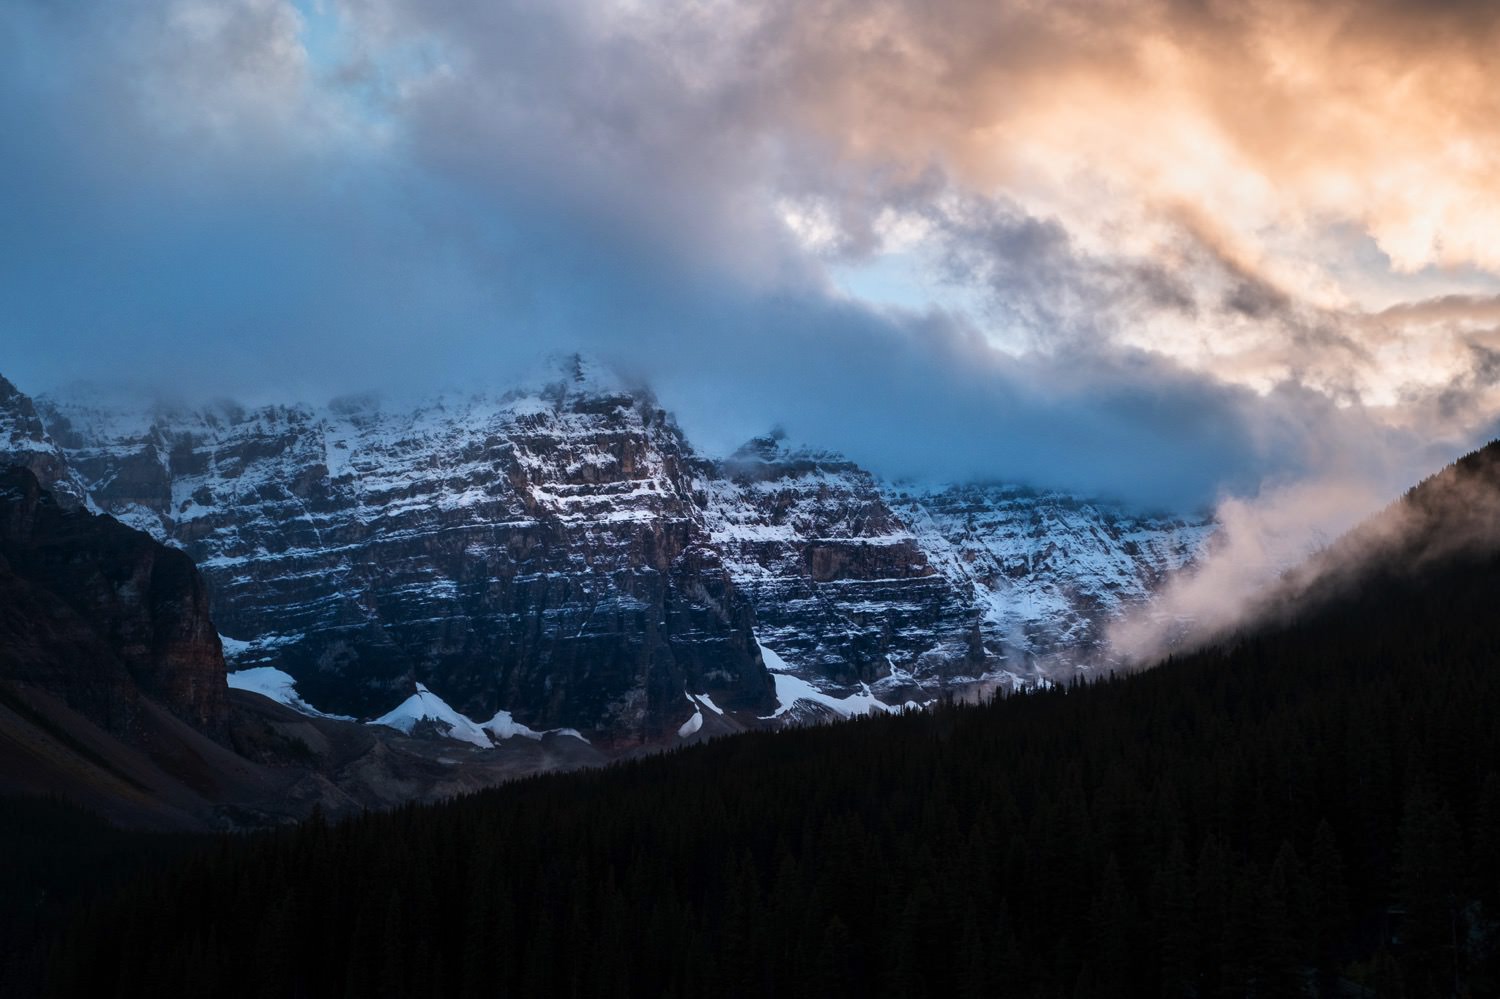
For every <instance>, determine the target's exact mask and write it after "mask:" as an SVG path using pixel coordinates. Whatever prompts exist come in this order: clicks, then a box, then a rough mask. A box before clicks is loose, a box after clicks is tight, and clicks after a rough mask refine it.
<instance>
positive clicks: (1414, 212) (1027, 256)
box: [0, 0, 1500, 506]
mask: <svg viewBox="0 0 1500 999" xmlns="http://www.w3.org/2000/svg"><path fill="white" fill-rule="evenodd" d="M1492 29H1493V24H1492V18H1490V17H1489V16H1488V15H1486V14H1485V12H1484V11H1483V10H1481V9H1478V8H1461V7H1460V6H1458V5H1455V6H1453V7H1451V8H1444V10H1443V11H1441V12H1440V13H1439V14H1438V15H1437V16H1436V17H1434V18H1433V19H1432V20H1431V21H1422V20H1418V19H1415V15H1414V14H1413V13H1412V9H1411V8H1408V7H1404V6H1402V5H1397V4H1392V5H1383V6H1380V7H1378V8H1376V9H1375V11H1374V13H1373V14H1369V15H1366V16H1364V17H1356V16H1355V14H1354V11H1353V8H1352V7H1341V6H1334V7H1332V8H1328V7H1319V8H1317V9H1316V10H1314V9H1313V8H1311V7H1304V6H1303V5H1301V4H1297V3H1292V2H1281V3H1269V2H1268V3H1261V4H1255V5H1249V6H1245V5H1233V6H1223V7H1220V6H1218V5H1215V4H1185V5H1175V4H1169V3H1148V4H1137V3H1115V4H1097V3H1086V4H1085V3H1071V2H1063V3H1057V4H1047V5H1038V4H1028V3H1010V4H991V3H979V2H969V0H949V2H947V3H945V4H944V5H943V10H942V12H941V14H940V15H934V14H933V12H932V11H931V9H930V7H929V6H928V5H915V4H909V3H901V2H894V0H887V2H877V3H873V4H871V3H858V4H856V3H852V2H845V0H813V2H800V3H795V4H793V3H790V2H766V3H761V4H754V5H746V4H738V3H720V2H695V3H686V2H682V3H675V2H674V3H665V4H642V3H635V2H628V0H612V2H602V0H601V2H597V3H591V4H577V5H573V4H560V5H559V4H554V5H545V4H544V5H537V4H521V3H490V2H485V3H479V2H473V0H422V2H420V3H419V2H416V0H318V2H317V3H306V4H303V5H301V6H294V5H293V4H291V3H289V2H285V0H225V2H222V3H207V2H200V0H140V2H137V3H133V4H128V5H112V6H111V7H109V8H107V12H106V13H98V14H97V15H96V14H95V13H89V14H85V13H84V12H83V11H81V10H77V9H74V8H69V7H58V6H57V5H52V4H45V3H41V2H39V0H21V2H19V3H13V4H10V5H7V6H6V7H5V8H4V10H3V11H0V129H3V132H4V134H7V135H10V136H18V137H24V141H19V142H16V143H13V146H14V149H13V154H12V155H8V156H7V157H6V159H5V161H4V162H3V163H0V212H3V215H4V217H5V218H6V220H7V231H8V233H9V234H10V235H7V236H6V237H5V238H4V239H3V240H0V328H3V338H4V339H3V347H0V370H4V371H5V372H6V373H7V374H8V375H10V376H11V377H13V378H14V379H15V380H18V381H20V382H21V383H23V384H25V385H26V386H27V387H28V388H36V389H41V388H45V387H47V386H48V385H49V384H53V383H57V382H62V381H67V380H69V379H72V378H76V377H93V378H100V377H105V378H113V379H120V378H128V379H134V380H139V381H146V382H155V383H157V384H161V383H166V385H167V387H169V388H170V389H172V390H174V391H177V392H179V393H185V394H199V395H211V394H224V393H233V394H237V395H240V396H242V397H248V398H249V399H251V400H252V401H253V400H255V399H258V398H272V397H280V398H286V397H307V396H312V397H318V396H323V397H326V396H328V395H332V394H335V393H340V392H346V391H351V390H360V389H364V388H367V387H370V386H372V385H375V386H379V385H391V384H395V383H402V384H405V385H407V386H417V387H420V386H423V385H432V384H436V383H439V382H442V381H446V380H452V379H454V378H457V377H474V378H477V379H482V380H488V381H491V382H498V381H504V380H505V379H507V378H508V377H510V376H511V373H512V372H513V371H515V370H518V369H521V368H523V367H525V366H526V365H527V364H528V363H529V361H530V359H531V358H532V357H534V356H535V354H537V353H539V352H543V351H546V350H548V349H552V348H559V347H560V348H565V349H573V348H583V349H590V350H594V351H597V352H600V353H603V354H605V355H607V356H609V357H611V358H613V359H614V360H615V361H616V362H617V363H620V364H622V365H625V366H634V367H636V368H638V369H643V373H646V374H648V375H649V376H650V378H651V380H652V381H654V382H656V383H657V387H658V390H659V393H660V395H661V396H662V397H663V399H664V401H666V402H667V403H668V404H670V405H672V406H673V407H674V408H675V409H677V410H679V411H680V413H681V414H682V418H683V420H684V422H685V424H686V425H687V427H688V429H689V431H690V432H691V433H692V435H693V437H694V439H696V440H701V441H704V442H706V443H707V445H708V446H709V447H711V448H714V449H720V450H723V449H727V448H730V447H733V446H735V445H736V444H738V443H739V442H740V440H742V439H743V438H744V437H746V436H749V435H750V434H752V433H757V432H761V431H763V430H764V429H765V428H766V427H767V426H770V425H771V424H773V423H776V422H781V423H785V424H786V425H787V426H788V427H789V428H790V429H791V430H792V431H793V433H794V434H796V435H798V436H801V437H804V438H809V439H812V440H814V441H816V442H819V443H824V444H828V445H831V446H835V447H840V448H843V449H845V450H848V451H849V452H850V453H851V454H852V455H853V456H855V457H856V458H858V459H859V460H861V461H864V462H867V463H868V464H870V465H871V466H872V467H875V468H877V469H878V470H880V471H883V472H885V473H886V474H888V475H892V476H898V475H921V476H929V477H954V478H958V477H971V476H978V477H997V478H1010V479H1023V480H1029V481H1033V482H1036V483H1038V484H1043V485H1060V486H1067V487H1070V488H1076V489H1082V490H1087V491H1098V492H1106V493H1111V494H1114V495H1118V496H1121V497H1125V498H1131V499H1135V500H1138V501H1141V502H1149V503H1154V504H1164V505H1173V506H1192V505H1197V504H1202V503H1206V502H1215V501H1217V500H1218V499H1219V498H1220V497H1221V496H1223V495H1225V494H1232V495H1239V496H1243V495H1253V494H1255V493H1256V491H1257V490H1260V491H1262V492H1263V493H1265V491H1266V490H1272V491H1274V490H1277V489H1281V488H1284V487H1286V486H1287V484H1288V483H1291V482H1295V481H1299V480H1301V479H1304V478H1305V477H1306V476H1308V475H1309V474H1311V473H1312V472H1313V471H1315V470H1317V469H1318V468H1320V467H1321V465H1320V463H1323V462H1326V460H1327V458H1328V456H1329V455H1330V454H1335V453H1343V454H1347V455H1350V456H1352V460H1355V461H1357V462H1360V463H1363V464H1365V465H1367V466H1369V467H1371V468H1378V469H1380V470H1381V471H1382V472H1383V471H1384V470H1385V469H1386V467H1387V466H1392V465H1395V466H1399V467H1401V468H1402V469H1403V470H1410V471H1411V472H1412V473H1413V474H1414V473H1415V471H1417V470H1419V469H1420V468H1422V467H1424V466H1423V465H1422V463H1423V462H1426V461H1429V460H1430V459H1431V458H1432V456H1433V454H1434V453H1435V452H1440V453H1442V454H1443V455H1444V456H1445V457H1446V456H1448V455H1450V454H1451V453H1456V452H1457V451H1459V450H1461V449H1462V448H1463V447H1464V446H1465V445H1466V444H1468V443H1469V442H1470V441H1471V440H1472V439H1473V437H1474V435H1476V434H1479V433H1482V432H1485V431H1486V430H1487V429H1488V428H1489V427H1491V426H1492V425H1493V422H1494V415H1495V414H1496V413H1497V412H1500V399H1497V398H1496V397H1495V395H1494V393H1493V392H1492V391H1491V388H1492V385H1491V383H1492V381H1493V375H1494V373H1495V366H1494V364H1493V362H1492V356H1493V352H1494V351H1495V350H1497V349H1500V343H1496V342H1495V337H1494V335H1493V326H1494V323H1493V321H1492V317H1493V300H1494V296H1495V295H1496V294H1497V293H1500V283H1496V282H1495V281H1494V280H1493V275H1492V274H1491V273H1490V271H1491V270H1493V269H1494V265H1495V263H1496V262H1495V261H1493V260H1491V259H1490V257H1489V253H1490V252H1491V249H1492V244H1491V243H1489V242H1486V241H1484V240H1481V239H1480V238H1479V236H1478V233H1479V232H1480V231H1481V230H1482V229H1484V228H1485V227H1486V226H1489V225H1490V222H1492V221H1493V219H1492V218H1491V215H1492V214H1493V211H1494V207H1493V206H1494V205H1495V204H1500V201H1496V200H1495V199H1494V198H1492V197H1489V195H1490V193H1491V192H1490V187H1489V185H1490V183H1491V181H1490V179H1489V178H1490V177H1491V176H1493V175H1494V174H1493V172H1489V173H1487V172H1486V169H1485V168H1486V166H1487V165H1488V164H1490V163H1491V158H1492V156H1493V155H1494V152H1495V150H1494V142H1495V140H1494V139H1493V136H1492V135H1491V134H1490V130H1489V129H1488V128H1487V127H1486V126H1485V123H1486V122H1487V121H1490V120H1493V119H1492V118H1488V117H1486V115H1487V114H1488V112H1489V110H1490V107H1489V105H1488V104H1486V103H1485V102H1486V101H1487V100H1490V98H1488V97H1485V96H1484V94H1485V93H1486V92H1487V91H1484V89H1483V88H1478V89H1474V90H1472V91H1471V90H1470V89H1468V87H1467V83H1466V82H1465V81H1467V80H1469V79H1470V77H1471V75H1472V74H1471V71H1473V70H1475V68H1476V67H1482V65H1483V59H1484V58H1485V51H1486V50H1485V49H1484V47H1483V46H1481V45H1478V44H1476V43H1475V41H1474V40H1475V39H1476V38H1482V37H1487V35H1486V33H1487V32H1491V31H1492ZM1363 87H1377V88H1379V90H1378V92H1381V93H1386V94H1389V95H1390V100H1389V101H1387V102H1386V104H1385V105H1384V106H1383V107H1382V108H1379V109H1376V110H1371V107H1370V104H1369V102H1368V101H1365V100H1364V99H1363V98H1362V97H1361V96H1360V94H1361V93H1362V91H1360V90H1358V89H1357V88H1363ZM1424 191H1425V192H1436V193H1433V194H1432V196H1431V197H1426V196H1424V195H1422V193H1421V192H1424ZM1486 198H1488V200H1486ZM1489 231H1493V227H1491V228H1490V230H1489ZM897 253H899V254H901V255H903V257H909V258H910V260H911V261H912V266H913V268H914V269H917V270H922V269H926V271H927V273H928V274H929V276H930V277H931V287H933V288H935V289H937V290H936V291H935V292H934V295H933V299H932V301H931V302H929V303H920V302H919V303H916V304H914V305H911V306H910V307H902V308H891V307H885V306H880V305H876V304H873V303H871V302H868V301H863V300H860V299H859V298H857V297H854V296H851V295H850V294H848V293H847V291H845V290H844V289H843V288H841V287H840V285H839V284H838V282H837V280H836V274H837V272H838V269H839V268H859V267H861V266H866V265H873V264H874V263H877V262H879V261H881V260H882V259H889V258H890V256H891V255H893V254H897ZM1435 265H1444V266H1451V267H1456V268H1458V269H1457V270H1454V271H1452V272H1451V273H1449V272H1441V273H1440V272H1439V271H1438V270H1436V269H1435ZM1414 268H1415V270H1414V271H1413V269H1414ZM1424 268H1425V269H1424ZM1486 268H1489V270H1487V269H1486ZM1407 271H1413V272H1412V273H1406V272H1407ZM1371 288H1380V289H1386V290H1387V291H1388V290H1389V289H1391V288H1396V289H1420V290H1421V294H1420V295H1419V296H1417V297H1412V298H1410V299H1408V300H1402V301H1391V300H1389V298H1388V297H1387V298H1380V297H1379V296H1377V295H1374V294H1373V293H1372V292H1371V291H1370V289H1371ZM1381 294H1386V292H1382V293H1381ZM1266 494H1267V495H1269V493H1266ZM1352 495H1353V494H1351V497H1352ZM1351 502H1353V499H1352V498H1351Z"/></svg>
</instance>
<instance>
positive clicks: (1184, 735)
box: [46, 445, 1500, 999]
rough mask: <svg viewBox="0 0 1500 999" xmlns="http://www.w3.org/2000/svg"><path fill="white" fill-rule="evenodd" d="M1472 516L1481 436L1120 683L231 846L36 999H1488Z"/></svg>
mask: <svg viewBox="0 0 1500 999" xmlns="http://www.w3.org/2000/svg"><path fill="white" fill-rule="evenodd" d="M1497 499H1500V445H1491V446H1490V447H1488V448H1486V449H1485V450H1483V451H1481V452H1478V453H1477V454H1475V455H1471V456H1470V457H1468V458H1465V459H1464V460H1462V461H1460V462H1459V463H1458V464H1456V465H1455V466H1453V467H1452V468H1450V469H1448V470H1446V471H1444V472H1443V473H1441V474H1440V475H1439V476H1437V477H1435V478H1434V479H1432V480H1429V481H1428V482H1426V483H1424V484H1423V485H1422V486H1420V487H1418V488H1417V489H1415V490H1414V491H1413V492H1412V493H1411V494H1409V495H1408V496H1407V497H1405V498H1404V499H1403V500H1401V501H1400V502H1399V503H1397V504H1396V505H1395V506H1394V507H1392V508H1391V509H1390V510H1388V511H1386V512H1385V513H1384V514H1382V515H1380V516H1379V517H1376V518H1374V519H1372V520H1371V521H1370V522H1369V523H1367V524H1366V525H1364V526H1363V527H1362V528H1360V529H1359V530H1357V531H1356V532H1354V533H1352V534H1351V535H1349V536H1348V537H1347V538H1345V539H1344V540H1343V541H1341V542H1340V543H1339V544H1337V545H1335V546H1333V548H1332V549H1331V550H1330V551H1329V552H1328V553H1325V555H1324V556H1322V558H1321V560H1320V562H1319V563H1318V564H1317V565H1316V566H1314V567H1311V568H1309V570H1308V571H1307V572H1306V573H1304V574H1302V575H1301V576H1300V577H1298V578H1294V579H1293V580H1291V581H1289V582H1288V584H1287V585H1288V587H1289V589H1287V590H1285V591H1283V595H1282V599H1281V601H1280V603H1279V605H1278V606H1279V608H1280V612H1279V615H1278V616H1274V617H1272V618H1270V619H1268V620H1269V623H1267V624H1265V625H1264V626H1263V627H1262V628H1261V629H1260V630H1257V631H1254V632H1248V633H1244V634H1240V635H1238V636H1235V637H1234V638H1233V639H1232V640H1229V641H1226V642H1225V643H1224V644H1221V645H1219V646H1216V647H1213V648H1209V649H1206V650H1203V651H1200V652H1196V653H1193V654H1191V655H1186V656H1182V657H1179V658H1176V659H1174V660H1171V661H1168V662H1166V663H1164V664H1162V665H1160V666H1159V667H1158V668H1156V669H1154V670H1151V671H1148V672H1146V673H1142V674H1139V675H1134V676H1131V677H1128V678H1120V679H1116V678H1108V679H1101V680H1099V681H1096V682H1093V683H1088V684H1079V683H1075V684H1073V685H1069V686H1063V687H1056V688H1053V689H1049V690H1041V691H1037V692H1033V693H1030V694H1026V695H1016V696H1009V697H1000V698H997V699H995V700H992V701H990V702H988V703H985V704H980V705H967V706H966V705H941V706H936V707H934V708H933V709H931V710H929V711H925V712H915V713H909V714H904V715H899V716H880V717H872V718H868V719H864V720H859V721H855V722H852V723H850V724H847V725H840V726H832V727H822V728H807V729H800V730H794V731H791V732H783V733H775V734H771V733H751V734H747V735H745V736H742V737H739V738H734V739H725V740H719V741H716V742H713V743H709V744H706V745H700V746H696V747H692V748H688V749H684V750H682V751H680V752H676V753H672V754H669V755H666V756H657V757H652V758H648V759H644V760H640V761H637V762H634V763H629V764H623V765H620V766H616V767H612V768H609V769H606V770H603V771H595V772H586V773H579V774H569V775H562V776H553V777H545V778H536V779H532V780H528V781H524V782H521V783H517V784H512V785H510V786H507V787H504V788H499V789H495V790H490V791H485V792H482V793H479V794H476V795H473V796H469V797H466V798H463V799H461V800H457V801H454V802H451V803H448V804H445V805H441V806H436V807H409V808H403V809H400V810H397V811H394V812H390V813H385V814H378V815H369V816H365V817H363V818H358V819H353V820H351V821H347V822H343V823H340V824H336V825H329V824H327V823H323V822H319V821H315V822H312V823H309V824H306V825H304V826H302V827H301V828H298V829H295V830H287V831H280V832H274V833H266V834H260V835H256V836H254V837H251V838H249V839H242V840H238V841H235V842H229V843H224V844H223V845H222V846H221V847H220V848H219V849H218V850H217V851H214V852H211V853H208V852H205V853H201V854H198V855H197V856H195V858H194V859H192V860H191V861H190V862H187V863H185V864H183V865H182V866H180V867H179V868H178V869H177V870H176V872H175V873H174V874H171V875H170V876H167V877H161V878H156V879H153V880H151V881H149V882H145V883H141V884H139V885H137V886H135V887H133V888H130V889H128V890H126V891H124V892H123V893H120V894H118V895H116V896H115V897H113V899H112V900H111V901H109V902H108V903H107V904H101V905H98V906H95V907H94V908H93V909H92V910H91V911H90V912H89V913H88V914H87V915H86V916H84V917H82V918H81V920H80V921H79V923H78V924H77V926H75V927H74V929H73V931H72V932H71V933H69V934H67V935H66V936H59V937H58V938H57V940H56V942H55V943H54V945H53V946H52V948H51V950H50V951H47V952H46V953H48V954H49V956H50V957H49V959H50V962H51V968H52V973H53V982H54V984H55V986H56V991H57V994H69V995H76V994H89V993H98V992H109V993H111V994H116V995H135V994H146V993H154V994H216V995H226V996H236V995H298V994H304V995H340V994H343V995H368V994H389V995H403V996H420V995H435V996H436V995H442V996H470V995H473V996H479V995H485V996H493V995H526V996H533V995H555V994H569V995H639V996H675V995H684V996H685V995H701V994H705V993H707V994H714V995H724V996H738V995H781V996H802V995H806V996H821V995H831V994H849V995H899V996H916V997H920V996H988V995H997V994H1003V995H1012V996H1048V997H1051V996H1061V995H1066V996H1077V997H1096V996H1097V997H1124V996H1150V995H1156V996H1167V997H1184V999H1186V997H1202V996H1309V995H1317V996H1349V995H1362V996H1379V997H1397V996H1400V997H1407V999H1421V997H1428V996H1455V995H1457V996H1480V995H1495V994H1497V993H1500V861H1497V858H1500V726H1497V725H1496V724H1495V722H1496V719H1497V718H1500V669H1497V668H1496V664H1497V662H1500V618H1497V617H1496V615H1495V612H1494V611H1495V607H1496V606H1500V545H1497V544H1496V543H1495V541H1496V538H1497V537H1500V519H1497V518H1496V517H1495V515H1494V511H1495V510H1496V509H1497V506H1500V504H1497V502H1496V501H1497ZM1456 500H1460V501H1461V502H1455V501H1456ZM1304 598H1305V599H1304ZM169 954H170V955H172V957H171V959H170V960H166V959H165V958H164V957H163V956H164V955H169Z"/></svg>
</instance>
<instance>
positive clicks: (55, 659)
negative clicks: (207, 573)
mask: <svg viewBox="0 0 1500 999" xmlns="http://www.w3.org/2000/svg"><path fill="white" fill-rule="evenodd" d="M0 592H3V594H4V599H3V600H0V607H3V610H0V678H4V679H8V680H13V681H21V682H25V683H31V684H35V685H37V686H39V687H42V688H43V689H45V690H48V691H50V692H52V693H54V694H57V695H58V696H61V697H62V698H63V699H64V700H65V701H66V702H67V703H68V704H69V705H70V706H72V707H74V708H76V709H77V710H79V711H81V712H82V713H84V714H86V715H88V716H89V717H91V718H94V719H95V720H97V721H98V722H99V723H100V724H102V725H104V726H105V727H106V728H108V729H110V730H112V731H116V732H128V731H129V730H130V729H131V728H132V726H133V724H134V720H135V718H134V711H135V707H136V699H137V695H138V694H145V695H146V696H149V697H152V698H154V699H155V700H156V701H158V702H159V703H161V704H164V705H166V706H167V707H168V708H169V709H170V710H171V711H172V712H174V713H175V714H177V715H178V716H179V717H181V718H182V719H183V720H185V721H188V722H190V723H191V724H193V725H194V726H196V727H198V728H199V729H202V730H204V731H207V732H210V733H214V732H218V731H221V730H222V728H223V725H224V722H225V720H226V718H227V710H228V708H227V694H228V689H227V687H226V685H225V679H224V676H225V667H224V658H223V654H222V652H221V650H220V644H219V636H218V633H217V632H216V631H215V629H214V625H213V622H212V621H211V620H210V618H209V600H208V588H207V586H206V585H205V584H204V582H203V580H202V578H201V577H200V576H199V575H198V573H197V571H196V570H195V569H194V568H193V564H192V561H191V560H190V559H189V558H188V556H187V555H185V554H184V553H182V552H181V551H177V550H175V549H172V548H168V547H166V546H164V545H162V544H160V543H158V542H157V541H155V540H153V539H152V538H150V537H148V536H147V535H145V534H142V533H141V532H139V531H135V530H132V529H130V528H128V527H126V526H124V525H123V524H120V523H119V522H117V521H115V520H114V519H112V518H110V517H104V516H98V515H95V514H92V513H89V512H88V511H86V510H82V509H77V508H75V509H71V510H69V509H65V508H63V507H62V506H61V505H60V504H59V503H58V502H57V501H56V500H55V499H54V497H53V496H52V495H51V494H50V493H49V492H48V491H46V490H44V489H43V488H42V487H41V485H40V483H39V482H38V480H37V477H36V476H35V475H34V474H32V472H31V471H29V470H28V469H25V468H22V467H19V466H15V465H11V466H6V467H5V468H3V469H0Z"/></svg>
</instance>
